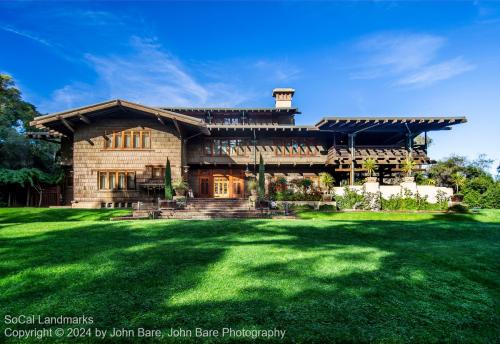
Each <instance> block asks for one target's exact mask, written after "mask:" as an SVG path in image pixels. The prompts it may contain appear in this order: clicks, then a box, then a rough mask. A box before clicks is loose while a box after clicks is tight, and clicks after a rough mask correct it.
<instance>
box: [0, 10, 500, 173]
mask: <svg viewBox="0 0 500 344" xmlns="http://www.w3.org/2000/svg"><path fill="white" fill-rule="evenodd" d="M0 43H1V47H2V52H1V53H0V71H1V72H6V73H9V74H11V75H12V76H14V78H15V79H16V80H17V82H18V84H19V86H20V88H21V90H22V91H23V94H24V96H25V97H26V98H27V100H29V101H30V102H32V103H34V104H35V105H36V106H37V107H38V109H39V110H40V111H41V112H44V113H45V112H53V111H61V110H65V109H67V108H71V107H76V106H81V105H87V104H90V103H95V102H99V101H104V100H108V99H112V98H123V99H127V100H131V101H137V102H140V103H143V104H146V105H184V106H185V105H192V106H272V105H273V98H272V97H271V90H272V89H273V88H274V87H294V88H295V89H296V96H295V98H294V104H295V105H296V106H298V107H299V108H300V110H301V111H302V113H303V114H302V115H299V116H297V122H298V123H299V124H311V123H316V122H317V121H318V120H319V119H320V118H321V117H323V116H327V115H329V116H434V115H438V116H455V115H460V116H462V115H465V116H467V117H468V119H469V123H467V124H465V125H461V126H457V127H454V129H453V130H452V131H451V132H439V133H433V134H432V135H431V136H432V137H433V139H434V144H433V145H432V146H431V148H430V154H431V156H432V157H433V158H442V157H445V156H448V155H450V154H452V153H457V154H462V155H467V156H469V157H475V156H477V155H478V154H480V153H486V154H488V155H489V156H490V157H492V158H494V159H496V164H498V163H499V161H500V153H499V148H500V139H499V133H498V131H499V128H500V114H499V112H500V3H497V2H482V1H474V2H467V1H457V2H451V1H450V2H435V3H433V2H389V1H387V2H385V1H376V2H297V1H294V2H282V1H278V2H260V3H252V2H236V3H231V2H220V3H217V2H174V3H171V2H142V3H135V2H103V3H99V2H69V3H56V2H46V3H44V2H28V1H15V2H2V3H0Z"/></svg>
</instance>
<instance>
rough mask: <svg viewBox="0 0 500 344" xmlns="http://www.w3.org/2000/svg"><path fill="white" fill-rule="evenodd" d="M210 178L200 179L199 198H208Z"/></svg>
mask: <svg viewBox="0 0 500 344" xmlns="http://www.w3.org/2000/svg"><path fill="white" fill-rule="evenodd" d="M210 194H211V192H210V177H200V197H210Z"/></svg>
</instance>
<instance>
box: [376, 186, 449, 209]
mask: <svg viewBox="0 0 500 344" xmlns="http://www.w3.org/2000/svg"><path fill="white" fill-rule="evenodd" d="M436 198H437V202H436V203H430V202H429V201H428V200H427V197H426V196H424V197H422V196H420V195H419V194H418V193H417V194H416V195H413V194H412V193H411V192H409V191H408V190H406V191H405V193H404V194H403V195H392V196H391V197H390V198H389V199H382V200H381V209H383V210H445V209H447V207H448V197H447V196H446V194H445V193H444V192H443V193H442V194H439V191H438V195H436Z"/></svg>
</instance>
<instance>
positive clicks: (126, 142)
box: [123, 131, 132, 148]
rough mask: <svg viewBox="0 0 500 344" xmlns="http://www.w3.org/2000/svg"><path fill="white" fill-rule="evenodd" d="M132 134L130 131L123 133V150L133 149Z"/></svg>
mask: <svg viewBox="0 0 500 344" xmlns="http://www.w3.org/2000/svg"><path fill="white" fill-rule="evenodd" d="M131 136H132V133H131V132H129V131H125V132H123V148H132V138H131Z"/></svg>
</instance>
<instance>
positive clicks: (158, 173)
mask: <svg viewBox="0 0 500 344" xmlns="http://www.w3.org/2000/svg"><path fill="white" fill-rule="evenodd" d="M152 169H153V171H152V177H153V178H163V175H164V172H163V167H152Z"/></svg>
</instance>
